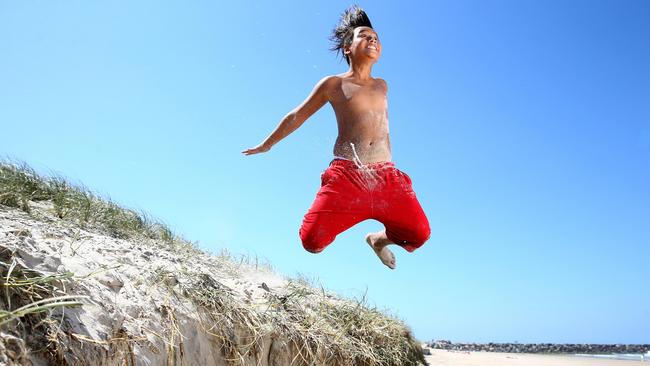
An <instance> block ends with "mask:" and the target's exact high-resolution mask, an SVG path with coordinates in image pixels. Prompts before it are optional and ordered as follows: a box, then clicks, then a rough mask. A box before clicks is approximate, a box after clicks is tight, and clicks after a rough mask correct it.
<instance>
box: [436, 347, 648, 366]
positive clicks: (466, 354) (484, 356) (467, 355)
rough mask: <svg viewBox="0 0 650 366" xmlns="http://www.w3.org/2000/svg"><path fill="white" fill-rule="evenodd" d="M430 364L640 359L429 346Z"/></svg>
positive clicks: (592, 363)
mask: <svg viewBox="0 0 650 366" xmlns="http://www.w3.org/2000/svg"><path fill="white" fill-rule="evenodd" d="M425 358H426V360H427V362H429V364H430V365H431V366H479V365H480V366H502V365H503V366H626V365H627V366H632V365H639V366H642V365H649V366H650V362H643V361H641V360H619V359H610V358H600V357H592V356H591V355H589V356H581V355H568V354H562V355H560V354H540V353H505V352H487V351H455V350H442V349H432V350H431V354H430V355H427V356H425Z"/></svg>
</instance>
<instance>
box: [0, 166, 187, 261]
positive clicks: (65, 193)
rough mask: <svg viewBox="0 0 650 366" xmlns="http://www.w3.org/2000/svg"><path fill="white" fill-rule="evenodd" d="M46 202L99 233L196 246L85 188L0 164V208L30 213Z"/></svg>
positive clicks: (59, 214) (63, 215) (59, 213)
mask: <svg viewBox="0 0 650 366" xmlns="http://www.w3.org/2000/svg"><path fill="white" fill-rule="evenodd" d="M41 201H49V202H51V203H52V206H53V210H54V214H55V215H56V216H57V217H58V218H60V219H63V220H67V221H72V222H75V223H77V224H78V225H79V226H81V227H82V228H91V229H99V230H101V231H103V232H104V233H106V234H108V235H110V236H112V237H115V238H120V239H129V238H132V237H137V236H144V237H147V238H150V239H154V240H157V241H159V242H162V243H164V244H166V245H168V246H170V247H172V248H174V247H178V248H184V249H191V248H195V247H196V245H195V244H194V243H191V242H189V241H187V240H185V239H183V238H182V237H180V236H178V235H176V234H174V232H173V231H172V230H171V229H170V228H169V227H168V226H167V225H165V224H164V223H162V222H160V221H159V220H155V219H153V218H152V217H151V216H150V215H148V214H147V213H145V212H138V211H135V210H131V209H127V208H124V207H121V206H119V205H118V204H117V203H115V202H113V201H111V200H110V199H108V198H103V197H101V196H100V195H98V194H96V193H94V192H92V191H91V190H89V189H88V188H86V187H84V186H80V185H79V186H77V185H73V184H70V183H69V182H68V181H67V180H66V179H65V178H63V177H61V176H59V175H53V176H50V177H44V176H41V175H38V174H37V173H36V172H35V171H34V169H32V168H31V167H30V166H28V165H27V164H25V163H15V162H13V163H12V162H7V161H0V204H1V205H5V206H9V207H16V208H19V209H21V210H23V211H25V212H27V213H29V212H31V207H30V202H41Z"/></svg>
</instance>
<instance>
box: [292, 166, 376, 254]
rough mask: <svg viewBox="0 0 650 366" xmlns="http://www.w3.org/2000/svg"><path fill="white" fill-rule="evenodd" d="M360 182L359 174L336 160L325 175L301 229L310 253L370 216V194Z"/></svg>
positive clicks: (304, 245) (303, 239)
mask: <svg viewBox="0 0 650 366" xmlns="http://www.w3.org/2000/svg"><path fill="white" fill-rule="evenodd" d="M351 164H353V163H351ZM358 179H359V177H358V172H356V171H355V170H354V169H349V168H348V167H346V163H337V162H336V161H335V163H333V164H332V165H330V167H329V168H327V170H325V172H323V175H322V176H321V188H320V190H319V191H318V193H317V194H316V198H315V199H314V202H313V204H312V206H311V208H310V209H309V211H308V212H307V214H306V215H305V217H304V219H303V222H302V226H301V227H300V230H299V234H300V239H301V240H302V244H303V247H304V248H305V249H306V250H307V251H309V252H312V253H319V252H321V251H322V250H323V249H325V247H326V246H327V245H329V244H330V243H331V242H332V241H334V238H336V236H337V235H338V234H340V233H341V232H343V231H345V230H347V229H349V228H350V227H352V226H354V225H355V224H357V223H359V222H361V221H364V220H367V219H368V218H369V217H370V213H371V211H370V195H369V193H368V191H367V190H366V189H364V186H363V185H361V184H358Z"/></svg>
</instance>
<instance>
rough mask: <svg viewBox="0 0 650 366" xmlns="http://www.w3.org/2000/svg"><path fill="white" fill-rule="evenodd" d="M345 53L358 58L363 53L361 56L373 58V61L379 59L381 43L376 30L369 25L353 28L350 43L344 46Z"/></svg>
mask: <svg viewBox="0 0 650 366" xmlns="http://www.w3.org/2000/svg"><path fill="white" fill-rule="evenodd" d="M346 54H347V55H348V57H350V58H352V57H355V58H358V57H361V55H363V57H367V58H370V59H373V60H374V61H375V62H376V61H377V60H379V56H380V55H381V43H379V37H378V36H377V32H375V31H374V30H373V29H372V28H370V27H357V28H354V34H353V36H352V44H350V46H347V47H346Z"/></svg>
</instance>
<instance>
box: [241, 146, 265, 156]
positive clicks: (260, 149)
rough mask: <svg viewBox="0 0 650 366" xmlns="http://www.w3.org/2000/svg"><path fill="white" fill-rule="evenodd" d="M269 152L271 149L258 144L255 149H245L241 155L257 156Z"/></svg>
mask: <svg viewBox="0 0 650 366" xmlns="http://www.w3.org/2000/svg"><path fill="white" fill-rule="evenodd" d="M269 150H271V147H269V146H265V145H264V144H259V145H257V146H255V147H252V148H250V149H246V150H244V151H242V153H243V154H244V155H253V154H259V153H263V152H267V151H269Z"/></svg>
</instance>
